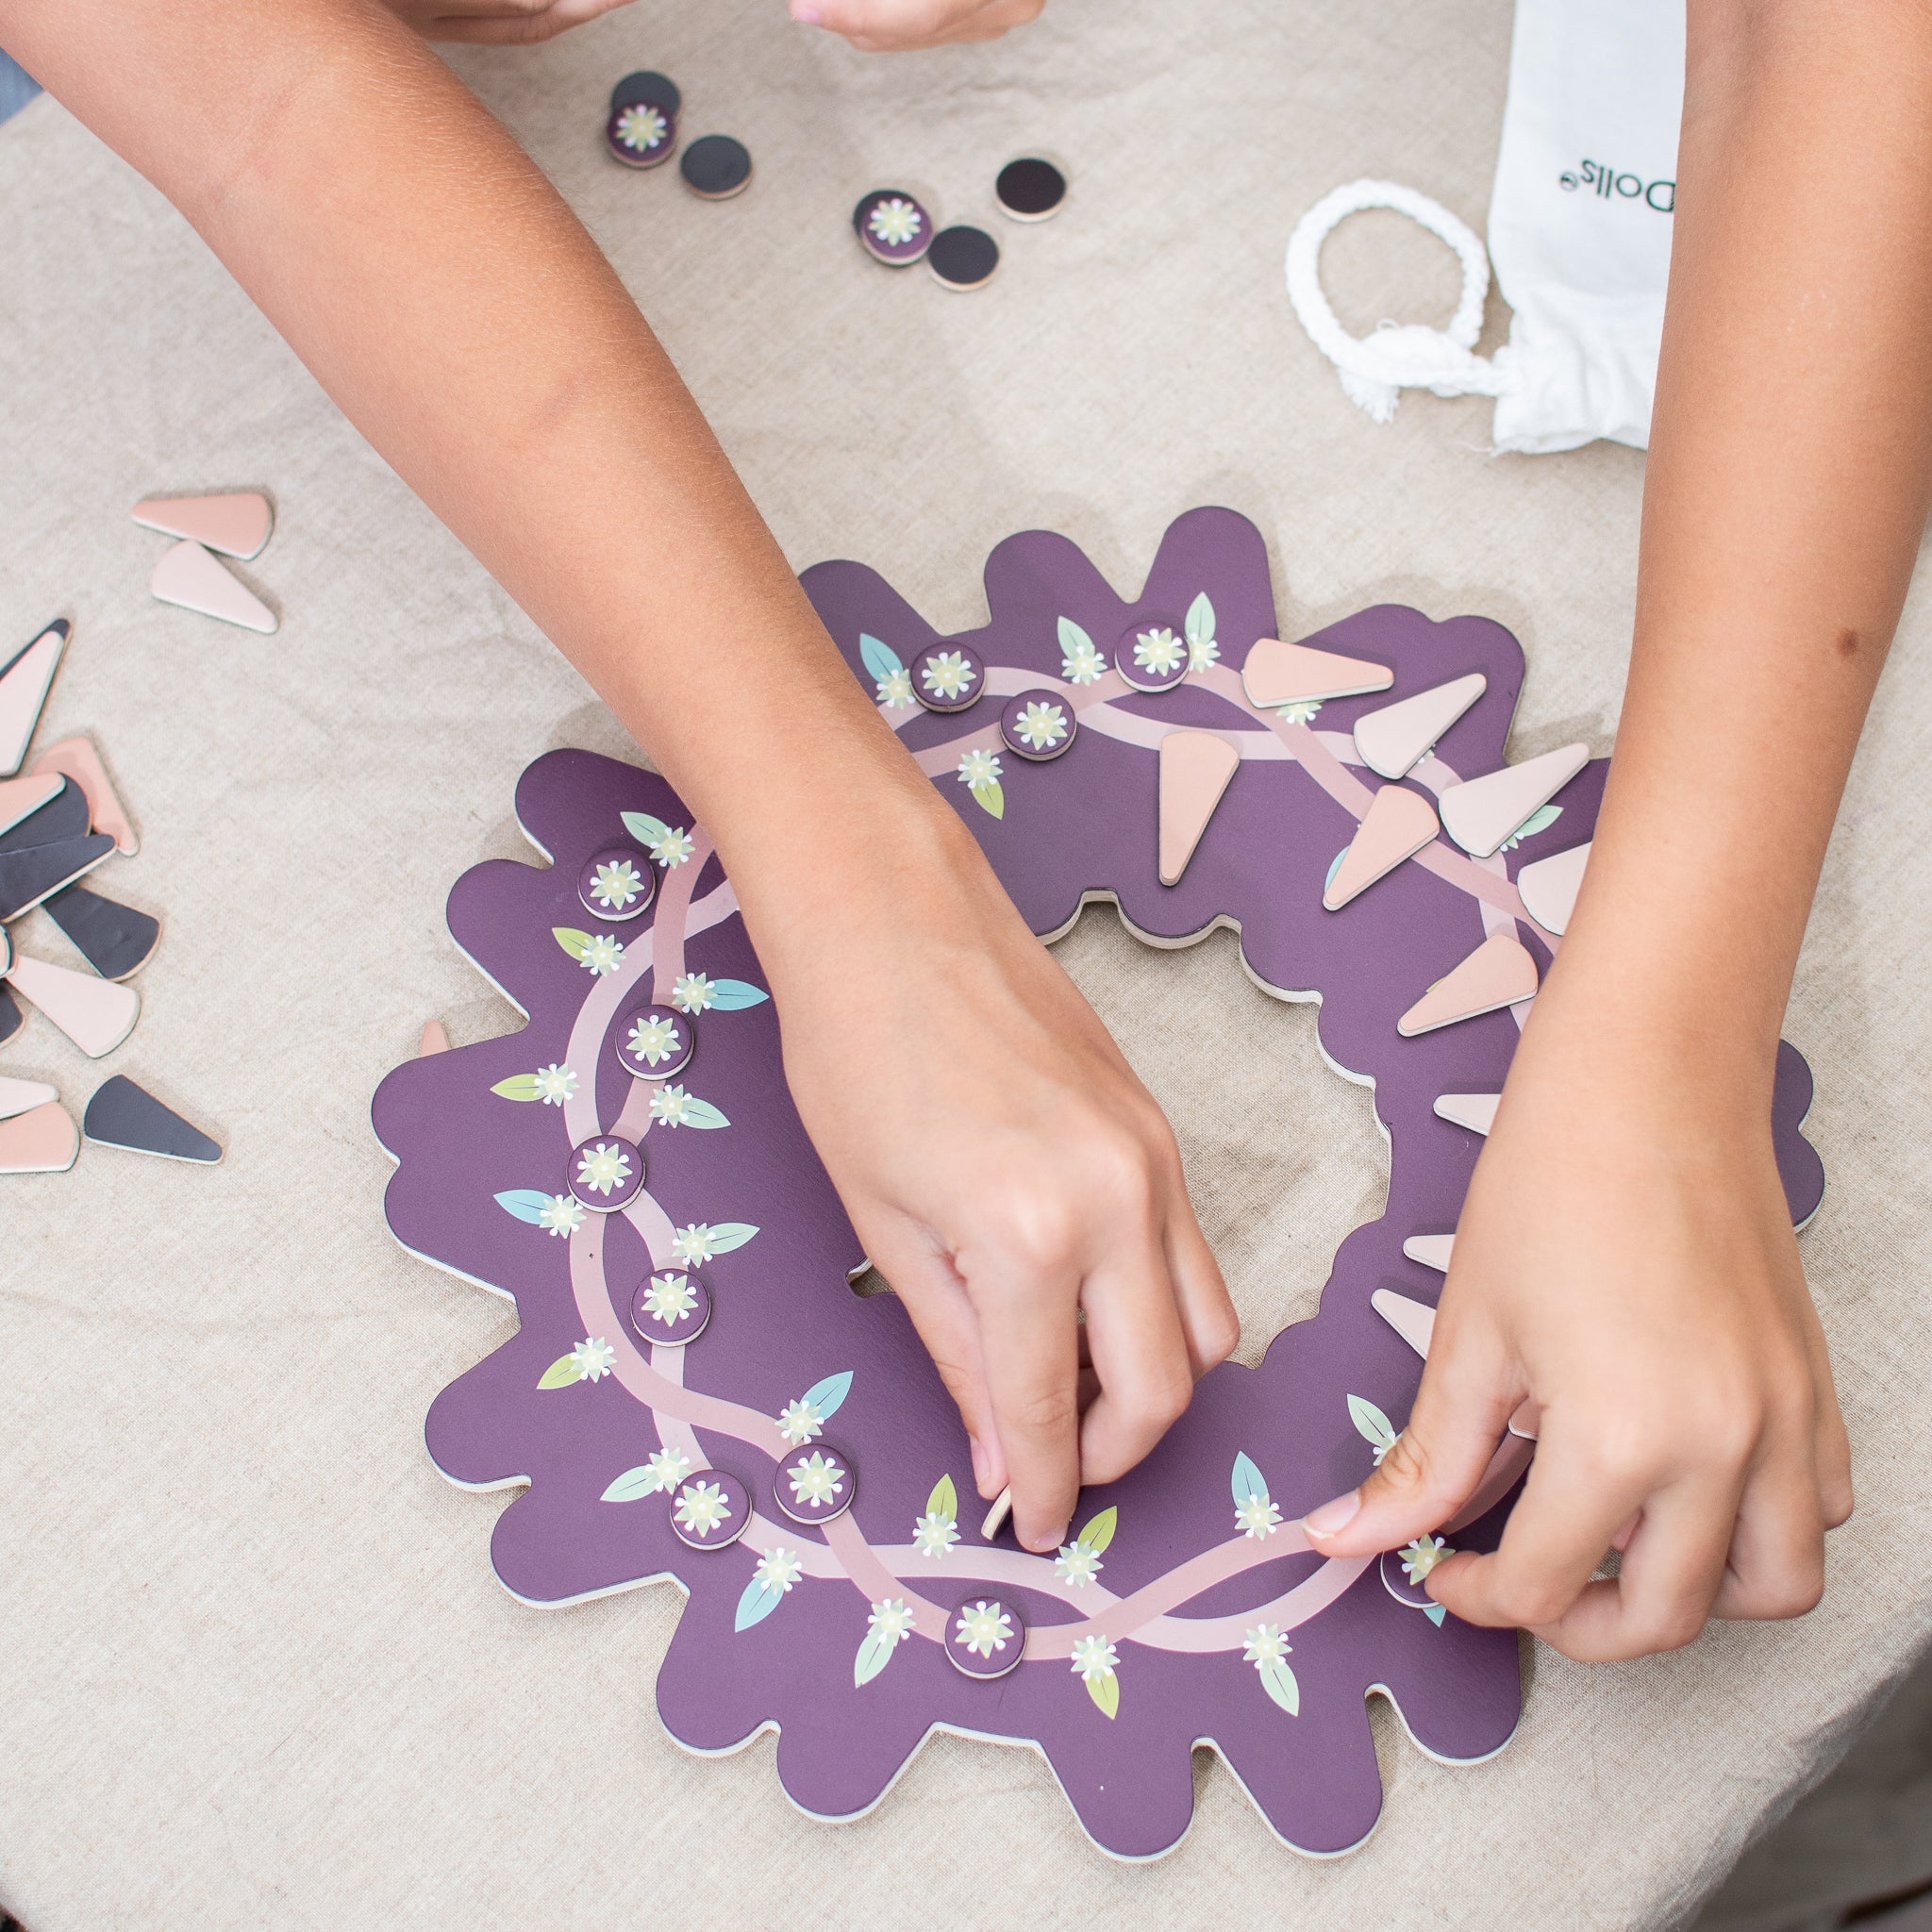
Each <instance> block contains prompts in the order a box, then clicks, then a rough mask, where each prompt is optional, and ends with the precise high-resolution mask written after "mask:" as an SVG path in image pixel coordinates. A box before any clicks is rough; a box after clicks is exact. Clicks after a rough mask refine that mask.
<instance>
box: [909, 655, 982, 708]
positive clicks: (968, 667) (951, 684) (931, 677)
mask: <svg viewBox="0 0 1932 1932" xmlns="http://www.w3.org/2000/svg"><path fill="white" fill-rule="evenodd" d="M973 679H974V670H973V661H972V659H971V658H968V657H967V655H966V653H965V652H964V651H935V652H934V653H933V654H932V656H931V657H930V658H927V659H926V660H925V668H924V670H923V671H922V672H921V673H920V674H919V681H920V683H922V684H923V685H924V687H925V688H926V690H927V691H931V693H932V694H933V696H934V697H936V698H956V697H958V696H959V694H960V693H961V692H962V691H965V690H966V688H967V687H968V686H969V685H970V684H972V682H973Z"/></svg>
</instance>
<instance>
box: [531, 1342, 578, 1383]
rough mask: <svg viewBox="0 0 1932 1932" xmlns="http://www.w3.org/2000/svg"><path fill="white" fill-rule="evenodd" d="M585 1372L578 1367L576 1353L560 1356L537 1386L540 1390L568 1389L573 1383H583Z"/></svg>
mask: <svg viewBox="0 0 1932 1932" xmlns="http://www.w3.org/2000/svg"><path fill="white" fill-rule="evenodd" d="M583 1379H584V1372H583V1371H582V1369H580V1368H579V1367H578V1366H577V1358H576V1355H575V1351H573V1352H572V1353H571V1354H569V1355H560V1356H558V1357H557V1359H556V1360H555V1361H554V1362H552V1363H551V1364H550V1366H549V1367H548V1368H547V1369H545V1370H544V1371H543V1374H542V1375H541V1378H540V1379H539V1381H538V1383H537V1386H538V1388H540V1389H567V1388H569V1387H570V1385H571V1384H572V1383H573V1382H581V1381H582V1380H583Z"/></svg>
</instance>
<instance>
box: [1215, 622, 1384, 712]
mask: <svg viewBox="0 0 1932 1932" xmlns="http://www.w3.org/2000/svg"><path fill="white" fill-rule="evenodd" d="M1394 682H1395V674H1394V673H1393V672H1392V671H1391V670H1390V669H1389V667H1388V666H1387V665H1386V664H1371V663H1370V662H1369V661H1368V660H1367V659H1366V658H1344V657H1342V656H1341V654H1340V653H1339V652H1336V651H1318V650H1316V649H1315V648H1314V647H1313V646H1312V645H1310V644H1286V643H1283V642H1282V641H1281V640H1280V639H1279V638H1257V640H1256V641H1255V645H1254V648H1253V649H1252V650H1250V651H1249V653H1248V657H1247V661H1246V663H1244V664H1243V665H1242V666H1241V688H1242V689H1243V690H1244V691H1246V692H1247V694H1248V702H1249V704H1251V705H1253V706H1254V708H1256V709H1257V711H1268V710H1273V709H1274V708H1275V707H1276V706H1278V705H1297V704H1306V703H1317V704H1320V703H1325V702H1326V701H1327V700H1328V699H1329V698H1353V697H1360V696H1361V695H1362V694H1363V693H1364V692H1366V691H1387V690H1388V689H1389V687H1390V686H1391V684H1393V683H1394Z"/></svg>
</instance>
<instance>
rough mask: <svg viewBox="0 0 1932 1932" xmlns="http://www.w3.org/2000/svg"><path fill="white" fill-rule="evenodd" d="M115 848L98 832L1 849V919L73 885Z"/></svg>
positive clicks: (12, 915) (14, 916)
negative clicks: (13, 849) (19, 849)
mask: <svg viewBox="0 0 1932 1932" xmlns="http://www.w3.org/2000/svg"><path fill="white" fill-rule="evenodd" d="M76 789H77V788H76ZM113 849H114V841H113V840H112V839H110V838H109V837H108V834H107V833H106V832H96V833H94V834H93V835H92V837H91V838H86V839H62V840H61V841H60V842H59V843H58V845H29V846H28V847H27V848H26V849H25V851H24V852H0V920H5V919H17V918H19V917H20V915H21V914H22V913H23V912H25V911H26V910H27V909H28V908H29V907H33V906H38V905H39V904H40V903H41V901H42V899H44V898H46V897H47V896H48V894H49V893H52V892H58V891H59V890H60V888H61V887H62V886H71V885H72V884H73V883H74V881H75V879H77V878H78V877H79V876H80V875H81V874H82V873H87V872H92V870H93V869H94V867H95V866H97V865H98V864H100V862H101V860H102V859H104V858H107V856H108V853H110V852H111V851H113Z"/></svg>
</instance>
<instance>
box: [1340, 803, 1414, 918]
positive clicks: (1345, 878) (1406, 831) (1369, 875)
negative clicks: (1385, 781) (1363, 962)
mask: <svg viewBox="0 0 1932 1932" xmlns="http://www.w3.org/2000/svg"><path fill="white" fill-rule="evenodd" d="M1439 831H1441V825H1440V824H1438V823H1437V819H1436V808H1435V807H1434V806H1433V805H1431V804H1430V803H1429V801H1428V800H1427V799H1426V798H1424V796H1423V795H1422V793H1421V792H1420V791H1410V790H1409V789H1408V788H1407V786H1406V785H1384V786H1383V787H1382V788H1381V790H1380V791H1377V792H1376V793H1375V795H1374V798H1373V799H1371V800H1370V802H1369V808H1368V810H1367V811H1366V812H1365V813H1363V815H1362V822H1361V824H1358V825H1357V827H1356V831H1355V837H1354V838H1353V839H1351V840H1350V841H1349V842H1348V849H1347V850H1346V851H1345V852H1343V853H1342V854H1341V858H1338V859H1337V860H1336V862H1335V865H1334V868H1333V869H1332V870H1331V871H1330V873H1329V874H1328V879H1327V883H1326V884H1325V885H1324V887H1323V888H1322V904H1323V905H1324V907H1326V908H1327V909H1328V910H1329V911H1330V912H1339V911H1341V908H1343V907H1344V906H1346V905H1347V904H1348V902H1349V901H1350V900H1351V899H1354V898H1356V897H1357V896H1359V895H1360V894H1361V893H1363V892H1366V891H1368V889H1369V888H1370V887H1371V886H1373V885H1374V883H1375V881H1376V880H1377V879H1379V878H1383V877H1386V876H1387V875H1388V874H1390V873H1391V872H1393V871H1394V870H1395V868H1396V867H1397V866H1398V865H1400V864H1401V863H1402V861H1403V860H1404V859H1405V858H1414V857H1415V856H1416V854H1417V853H1418V852H1420V851H1422V849H1423V848H1424V846H1425V845H1429V844H1431V843H1433V842H1434V841H1435V837H1436V834H1437V833H1438V832H1439Z"/></svg>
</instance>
